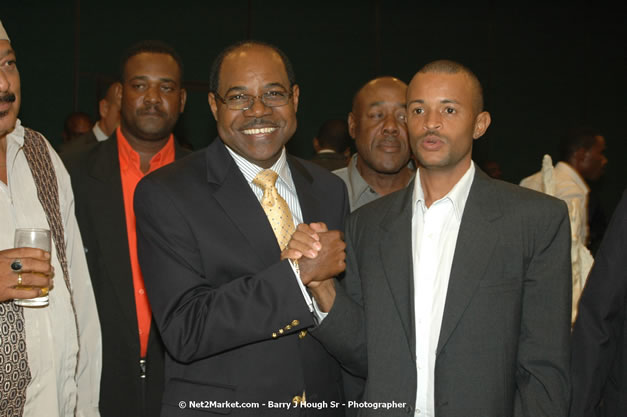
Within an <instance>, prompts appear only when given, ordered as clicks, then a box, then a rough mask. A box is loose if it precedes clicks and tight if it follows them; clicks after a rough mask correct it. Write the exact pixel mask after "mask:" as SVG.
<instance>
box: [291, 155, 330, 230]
mask: <svg viewBox="0 0 627 417" xmlns="http://www.w3.org/2000/svg"><path fill="white" fill-rule="evenodd" d="M287 162H288V164H289V167H290V172H291V174H292V180H293V181H294V186H295V187H296V194H297V195H298V204H299V205H300V210H301V212H302V214H303V223H311V222H313V221H318V220H317V219H320V212H321V211H322V210H321V207H320V203H321V200H320V199H319V198H316V196H315V195H314V194H313V190H312V186H311V184H312V182H313V178H312V176H311V175H310V174H309V172H308V171H307V170H306V169H305V167H304V166H303V165H302V164H301V163H300V162H299V161H298V160H297V159H296V158H293V157H291V156H289V155H288V156H287Z"/></svg>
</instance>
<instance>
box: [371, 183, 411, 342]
mask: <svg viewBox="0 0 627 417" xmlns="http://www.w3.org/2000/svg"><path fill="white" fill-rule="evenodd" d="M413 184H414V182H413V181H412V182H411V183H410V184H409V185H408V186H407V187H406V188H405V190H404V191H403V192H402V193H400V194H398V198H395V199H394V200H392V201H393V203H392V205H391V206H390V208H389V210H388V211H387V212H386V213H385V215H384V216H383V219H382V221H381V229H382V236H383V237H382V239H381V242H380V244H379V251H380V254H381V262H382V265H383V271H384V273H385V278H386V280H387V283H388V286H389V288H390V291H391V293H392V297H393V298H394V304H395V306H396V310H397V313H398V316H399V317H400V321H401V323H402V325H403V329H404V330H405V335H406V336H407V341H408V343H409V346H410V349H411V352H412V353H415V346H416V340H415V337H414V334H415V331H414V324H413V323H414V306H413V304H414V302H413V301H414V300H413V294H414V285H413V267H412V262H413V256H412V242H411V216H412V207H411V201H412V194H413V190H414V187H413Z"/></svg>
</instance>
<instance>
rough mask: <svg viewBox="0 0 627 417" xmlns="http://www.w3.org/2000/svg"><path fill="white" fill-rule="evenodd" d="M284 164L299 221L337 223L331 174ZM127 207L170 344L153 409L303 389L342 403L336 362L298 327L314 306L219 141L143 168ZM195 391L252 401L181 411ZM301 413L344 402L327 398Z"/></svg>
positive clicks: (256, 399) (287, 395) (339, 186)
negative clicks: (158, 402)
mask: <svg viewBox="0 0 627 417" xmlns="http://www.w3.org/2000/svg"><path fill="white" fill-rule="evenodd" d="M288 164H289V167H290V171H291V173H292V178H293V180H294V184H295V186H296V190H297V194H298V199H299V202H300V206H301V209H302V214H303V220H304V222H306V223H309V222H312V221H323V222H325V223H326V224H327V225H328V227H329V229H340V230H341V229H342V228H343V222H344V217H345V214H346V213H348V199H347V195H346V189H345V187H344V184H343V183H342V181H341V180H340V179H339V178H338V177H336V176H334V175H333V174H331V173H329V172H328V171H325V170H324V169H322V168H320V167H317V166H315V165H313V164H311V163H309V162H306V161H303V160H300V159H297V158H293V157H290V156H288ZM135 212H136V215H137V230H138V247H139V259H140V262H141V266H142V271H143V273H144V278H145V281H146V287H147V290H148V296H149V299H150V302H151V305H152V309H153V314H154V316H155V320H156V323H157V326H158V327H159V330H160V332H161V335H162V337H163V341H164V343H165V346H166V348H167V351H168V353H169V355H168V357H167V358H166V387H165V393H164V397H163V411H162V416H196V415H197V416H205V415H211V413H216V414H224V413H227V412H230V414H231V415H235V416H242V415H246V416H263V415H271V416H275V415H283V413H286V411H281V410H277V409H273V408H271V407H270V405H268V403H269V402H270V401H275V402H286V403H290V402H291V401H292V400H293V398H294V397H298V396H302V395H303V391H304V392H305V395H306V399H307V401H311V402H318V401H327V403H330V401H341V399H342V389H341V375H340V368H339V365H338V364H337V362H336V361H335V360H334V359H333V358H332V357H331V356H330V355H329V354H328V353H327V352H326V351H325V350H324V348H323V347H322V346H321V345H320V343H319V342H318V341H317V340H315V339H313V338H312V337H310V336H309V335H308V334H305V333H302V332H303V331H304V330H306V329H308V328H310V327H312V326H313V325H314V319H313V315H312V313H311V312H310V311H309V309H308V307H307V304H306V303H305V301H304V298H303V295H302V293H301V291H300V289H299V287H298V283H297V281H296V278H295V276H294V274H293V271H292V268H291V266H290V265H289V263H288V262H287V261H280V260H279V259H280V249H279V246H278V244H277V241H276V238H275V235H274V233H273V231H272V229H271V227H270V224H269V222H268V220H267V217H266V215H265V213H264V211H263V209H262V207H261V205H260V204H259V201H258V200H257V198H256V197H255V195H254V193H253V191H252V190H251V189H250V186H249V185H248V183H247V182H246V180H245V179H244V176H243V175H242V173H241V171H240V170H239V168H238V167H237V165H236V164H235V161H234V160H233V159H232V157H231V156H230V154H229V153H228V151H227V150H226V147H225V146H224V144H223V143H222V141H221V140H215V141H214V142H213V143H212V144H211V145H210V146H209V147H208V148H207V149H206V150H205V151H203V152H197V153H195V154H193V155H192V156H190V157H189V158H185V159H183V160H181V161H177V162H176V163H174V164H172V165H170V166H168V167H165V168H164V169H162V170H159V171H157V172H155V173H154V174H152V175H148V176H147V177H146V178H144V179H143V180H142V181H141V182H140V184H139V186H138V187H137V191H136V193H135ZM199 400H203V401H207V402H211V401H217V402H218V403H219V404H223V403H224V402H234V401H239V402H240V403H241V402H252V403H257V404H260V408H259V409H252V410H251V409H245V408H233V409H230V410H224V409H221V408H219V407H218V406H216V405H215V404H213V403H206V404H205V405H206V406H207V407H208V408H207V409H204V411H206V412H199V411H197V410H194V409H191V406H190V403H189V401H199ZM181 401H183V402H184V403H183V405H184V406H185V407H184V409H183V407H181V406H180V404H179V403H180V402H181ZM300 411H301V410H296V411H295V410H290V413H294V412H296V414H298V413H299V412H300ZM291 415H294V414H291ZM301 415H325V416H327V415H328V416H340V415H343V410H342V409H341V408H331V406H330V405H329V406H328V407H327V408H324V409H322V410H319V411H317V410H302V413H301Z"/></svg>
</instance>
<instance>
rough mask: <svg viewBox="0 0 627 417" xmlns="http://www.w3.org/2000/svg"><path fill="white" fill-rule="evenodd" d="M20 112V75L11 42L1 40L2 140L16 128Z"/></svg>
mask: <svg viewBox="0 0 627 417" xmlns="http://www.w3.org/2000/svg"><path fill="white" fill-rule="evenodd" d="M19 110H20V73H19V72H18V70H17V64H16V59H15V52H14V51H13V48H11V44H10V43H9V41H6V40H0V139H2V138H4V137H5V136H6V135H8V134H9V133H11V132H12V131H13V129H14V128H15V123H16V121H17V114H18V113H19Z"/></svg>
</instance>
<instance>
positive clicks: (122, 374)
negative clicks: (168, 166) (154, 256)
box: [63, 134, 188, 417]
mask: <svg viewBox="0 0 627 417" xmlns="http://www.w3.org/2000/svg"><path fill="white" fill-rule="evenodd" d="M117 144H118V142H117V139H116V136H115V134H114V135H113V136H111V138H109V139H108V140H106V141H104V142H100V143H97V144H94V145H90V146H88V147H84V148H80V149H77V150H76V152H70V153H68V154H64V155H63V160H64V162H65V164H66V166H67V169H68V171H69V173H70V176H71V178H72V187H73V189H74V198H75V204H76V218H77V220H78V224H79V227H80V229H81V236H82V238H83V244H84V246H85V252H86V255H87V263H88V265H89V273H90V275H91V280H92V284H93V287H94V293H95V295H96V303H97V306H98V314H99V316H100V325H101V327H102V348H103V363H102V379H101V383H100V413H101V416H102V417H122V416H129V417H137V416H150V417H152V416H158V415H159V411H160V407H161V401H160V398H161V395H162V393H163V361H164V349H163V343H162V342H161V339H160V337H159V334H158V333H157V331H156V327H155V326H154V323H153V325H152V326H151V330H150V336H149V342H148V351H147V355H146V358H147V370H146V378H143V379H140V366H139V359H140V346H139V336H138V329H137V314H136V307H135V296H134V290H133V276H132V273H131V263H130V258H129V252H128V237H127V231H126V215H125V212H124V197H123V194H122V182H121V179H120V162H119V158H118V145H117ZM175 146H176V156H177V157H180V156H182V155H184V154H187V153H188V151H187V150H184V149H182V148H180V147H179V146H178V145H175ZM144 391H145V393H144ZM143 397H145V398H146V406H145V408H144V407H143V406H142V402H143V401H144V400H143ZM144 409H145V414H144V411H143V410H144Z"/></svg>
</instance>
